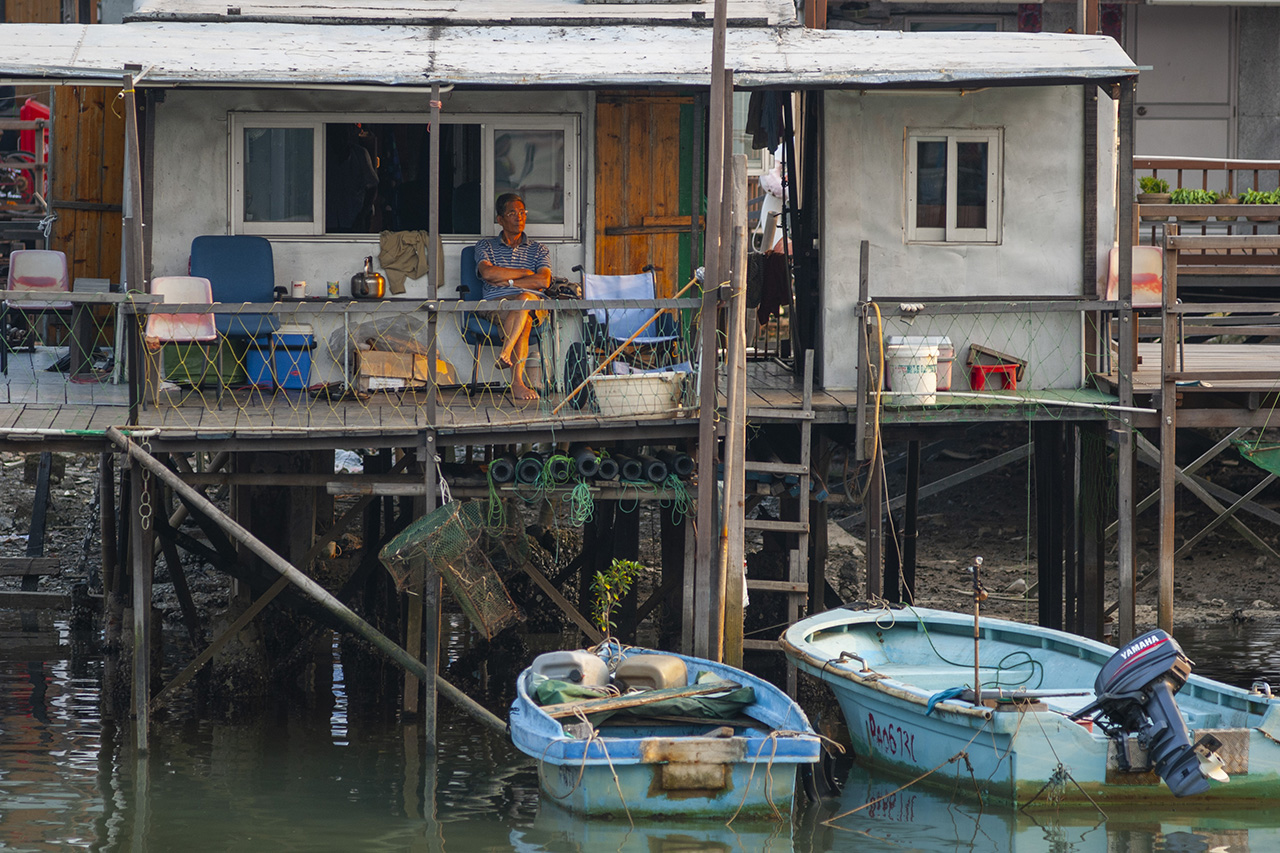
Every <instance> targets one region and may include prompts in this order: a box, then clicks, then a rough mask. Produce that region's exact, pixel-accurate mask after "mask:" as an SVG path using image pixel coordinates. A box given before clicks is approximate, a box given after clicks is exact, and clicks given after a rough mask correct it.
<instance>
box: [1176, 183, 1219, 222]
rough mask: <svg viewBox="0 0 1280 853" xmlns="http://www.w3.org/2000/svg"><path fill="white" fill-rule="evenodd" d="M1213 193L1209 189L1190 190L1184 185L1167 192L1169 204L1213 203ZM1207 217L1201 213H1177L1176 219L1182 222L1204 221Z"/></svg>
mask: <svg viewBox="0 0 1280 853" xmlns="http://www.w3.org/2000/svg"><path fill="white" fill-rule="evenodd" d="M1214 195H1215V193H1212V192H1210V191H1209V190H1192V189H1187V188H1185V187H1178V188H1177V189H1176V190H1174V191H1173V192H1171V193H1169V203H1170V204H1213V203H1214ZM1208 218H1209V217H1208V216H1206V215H1201V214H1190V215H1185V214H1178V219H1179V220H1181V221H1182V222H1204V221H1205V220H1206V219H1208Z"/></svg>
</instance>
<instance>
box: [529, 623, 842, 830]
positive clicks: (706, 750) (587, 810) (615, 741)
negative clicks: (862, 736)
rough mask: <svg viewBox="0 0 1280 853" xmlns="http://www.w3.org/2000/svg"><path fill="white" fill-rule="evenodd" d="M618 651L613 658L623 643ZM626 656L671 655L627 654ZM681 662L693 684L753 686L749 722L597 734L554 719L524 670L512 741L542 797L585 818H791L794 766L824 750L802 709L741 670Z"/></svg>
mask: <svg viewBox="0 0 1280 853" xmlns="http://www.w3.org/2000/svg"><path fill="white" fill-rule="evenodd" d="M611 650H612V652H613V653H614V656H615V658H616V655H617V654H618V650H617V647H616V646H614V647H612V649H611ZM608 651H609V650H606V651H605V654H607V653H608ZM621 654H622V655H624V656H628V657H630V656H634V655H647V654H667V653H659V652H654V651H651V650H648V649H639V648H629V649H625V650H624V651H622V652H621ZM677 657H680V658H682V659H683V660H684V662H685V664H686V665H687V668H688V673H689V679H690V681H692V680H693V679H695V678H696V677H697V674H699V673H709V674H710V675H711V676H713V677H715V678H717V679H719V680H721V681H729V682H734V683H736V684H739V685H742V686H743V687H750V688H752V689H753V690H754V693H755V698H754V702H753V703H752V704H750V705H748V706H747V707H746V708H744V709H743V710H742V711H741V713H740V714H739V715H737V716H739V717H741V718H743V719H742V720H740V721H739V724H737V725H733V726H732V732H729V731H727V730H726V729H727V728H728V727H727V726H725V723H724V721H720V720H708V721H707V722H705V723H702V722H688V721H684V720H678V721H675V722H672V721H671V720H670V719H668V720H663V721H659V720H646V719H644V718H642V717H635V718H626V719H624V718H618V717H615V718H612V719H610V720H608V721H606V722H605V723H603V724H601V725H600V726H599V728H597V729H596V730H595V733H594V735H593V734H591V733H589V732H587V731H586V730H585V729H584V727H583V724H581V723H580V722H579V721H578V720H577V719H576V718H573V717H570V718H567V719H554V718H552V717H551V716H550V715H549V714H547V712H546V711H544V710H543V709H542V707H540V706H539V705H538V704H537V702H536V701H535V700H534V699H533V697H532V692H533V687H534V684H533V681H534V673H533V670H532V669H526V670H525V671H524V672H522V673H521V674H520V676H519V679H518V680H517V683H516V698H515V701H514V702H512V704H511V717H510V721H511V740H512V741H513V742H514V743H515V745H516V747H517V748H519V749H520V751H521V752H524V753H525V754H526V755H529V756H530V757H532V758H533V759H534V761H535V762H536V764H537V768H538V784H539V786H540V788H541V790H542V793H543V794H544V795H545V796H546V797H547V798H548V799H549V800H551V801H553V802H555V803H557V804H559V805H560V806H561V807H563V808H565V809H568V810H569V811H571V812H574V813H577V814H581V815H600V816H604V815H609V816H617V817H623V816H625V815H626V814H628V813H629V814H630V815H631V816H632V817H639V816H652V815H679V816H681V817H714V818H719V819H721V820H724V819H727V818H729V817H731V816H733V815H734V814H740V815H742V816H744V817H746V816H751V815H755V816H762V815H771V816H772V815H778V814H780V815H782V816H789V815H790V813H791V805H792V800H793V797H794V793H795V785H796V771H797V768H798V767H799V766H800V765H803V764H812V763H814V762H817V761H818V760H819V758H820V750H821V744H820V742H819V739H818V736H817V735H816V734H815V733H814V731H813V728H812V726H810V725H809V719H808V718H807V717H806V716H805V714H804V712H803V711H801V710H800V706H799V705H797V704H796V703H795V702H794V701H793V700H792V699H791V698H790V697H788V696H787V695H786V694H785V693H784V692H782V691H781V690H779V689H778V688H777V687H775V686H774V685H772V684H770V683H769V682H767V681H765V680H763V679H761V678H757V677H756V676H754V675H751V674H749V673H746V672H743V671H742V670H740V669H735V668H733V667H730V666H725V665H723V664H719V663H714V662H712V661H708V660H703V659H702V658H695V657H687V656H684V655H678V656H677ZM615 662H616V661H615ZM566 728H568V729H571V730H572V731H573V732H575V733H574V734H571V733H569V732H567V731H566ZM615 774H616V781H615Z"/></svg>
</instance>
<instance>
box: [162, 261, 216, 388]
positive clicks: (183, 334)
mask: <svg viewBox="0 0 1280 853" xmlns="http://www.w3.org/2000/svg"><path fill="white" fill-rule="evenodd" d="M151 293H152V295H155V296H159V297H160V298H161V301H162V302H165V303H168V304H170V305H177V304H194V305H211V303H212V302H213V286H212V285H211V284H210V283H209V279H207V278H198V277H196V276H189V275H170V276H159V277H158V278H153V279H152V280H151ZM145 336H146V337H147V338H148V339H154V340H158V341H160V342H161V344H166V343H185V344H207V343H216V342H218V330H217V328H216V326H215V325H214V319H213V311H212V309H210V310H209V311H207V312H200V313H193V314H163V313H155V314H151V315H149V316H148V317H147V329H146V333H145ZM220 349H221V347H220V346H219V350H220ZM157 362H158V371H159V376H158V377H157V379H156V402H157V404H158V403H159V394H160V384H161V382H163V380H164V375H165V374H164V349H163V348H162V349H161V350H160V355H159V357H158V359H157ZM218 362H219V366H218V368H217V369H215V371H214V372H215V373H216V374H217V382H218V398H219V399H221V398H222V371H221V369H220V368H221V352H220V351H219V354H218ZM205 363H206V364H207V363H208V359H207V358H206V360H205Z"/></svg>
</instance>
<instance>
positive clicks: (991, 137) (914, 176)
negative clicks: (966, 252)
mask: <svg viewBox="0 0 1280 853" xmlns="http://www.w3.org/2000/svg"><path fill="white" fill-rule="evenodd" d="M1001 139H1002V133H1001V131H1000V130H998V129H996V130H908V131H907V152H906V154H907V156H906V160H907V175H906V187H907V193H906V199H907V203H906V230H907V240H908V241H911V242H920V243H998V242H1000V195H1001V193H1000V182H1001V178H1000V176H1001V166H1000V161H1001Z"/></svg>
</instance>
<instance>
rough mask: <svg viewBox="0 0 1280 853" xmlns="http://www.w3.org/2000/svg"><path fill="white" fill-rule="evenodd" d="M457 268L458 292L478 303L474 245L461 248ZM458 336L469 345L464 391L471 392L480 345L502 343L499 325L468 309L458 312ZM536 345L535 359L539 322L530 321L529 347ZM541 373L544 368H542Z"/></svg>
mask: <svg viewBox="0 0 1280 853" xmlns="http://www.w3.org/2000/svg"><path fill="white" fill-rule="evenodd" d="M459 266H460V267H461V269H460V270H459V272H460V273H461V281H460V283H459V285H458V294H459V295H460V296H461V297H462V301H464V302H479V301H480V300H481V299H482V298H483V297H484V282H482V281H480V277H479V276H477V275H476V247H475V246H467V247H466V248H464V249H463V250H462V260H461V261H460V262H459ZM460 331H461V332H462V339H463V340H464V341H466V342H467V344H468V345H469V346H471V347H472V348H473V355H472V360H471V384H470V385H468V386H467V392H468V393H471V394H474V393H475V392H476V391H477V390H480V389H481V386H480V384H479V382H478V381H477V380H478V378H479V376H480V347H481V346H487V347H501V346H502V345H503V343H504V342H505V340H504V336H503V333H502V324H501V323H495V322H494V321H493V320H491V319H489V318H488V317H484V316H481V315H479V314H476V313H475V312H472V311H468V312H467V313H465V314H463V315H462V328H461V330H460ZM535 344H537V345H538V358H539V360H541V358H542V346H541V342H540V338H539V325H538V324H537V323H535V324H534V327H533V331H532V332H531V333H530V334H529V346H530V348H531V349H532V347H533V346H534V345H535ZM544 373H545V371H544Z"/></svg>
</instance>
